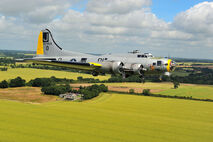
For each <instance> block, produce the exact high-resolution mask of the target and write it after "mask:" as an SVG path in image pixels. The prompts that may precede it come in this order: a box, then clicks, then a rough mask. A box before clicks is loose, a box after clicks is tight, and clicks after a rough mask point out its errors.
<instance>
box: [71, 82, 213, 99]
mask: <svg viewBox="0 0 213 142" xmlns="http://www.w3.org/2000/svg"><path fill="white" fill-rule="evenodd" d="M104 84H105V85H107V86H108V88H109V90H110V91H120V92H129V90H130V89H134V91H135V92H136V93H142V91H143V89H150V90H151V92H152V93H154V94H161V95H169V96H187V97H191V96H192V97H193V98H198V99H213V93H212V92H213V86H212V85H193V84H180V86H179V88H178V89H174V86H173V83H150V82H147V83H145V84H143V83H104ZM84 85H88V84H71V86H73V87H78V86H84Z"/></svg>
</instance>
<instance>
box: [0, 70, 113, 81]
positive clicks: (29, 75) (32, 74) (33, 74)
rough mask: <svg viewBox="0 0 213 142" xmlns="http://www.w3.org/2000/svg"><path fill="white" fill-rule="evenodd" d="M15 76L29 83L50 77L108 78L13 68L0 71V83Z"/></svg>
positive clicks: (104, 78)
mask: <svg viewBox="0 0 213 142" xmlns="http://www.w3.org/2000/svg"><path fill="white" fill-rule="evenodd" d="M17 76H20V77H22V78H23V79H25V80H26V81H29V80H31V79H34V78H37V77H51V76H55V77H57V78H67V79H77V77H79V76H82V77H84V78H95V79H100V80H107V79H108V78H109V77H110V76H109V75H106V76H98V77H93V76H92V75H90V74H83V73H73V72H66V71H54V70H42V69H30V68H15V69H8V71H0V81H2V80H9V79H13V78H16V77H17Z"/></svg>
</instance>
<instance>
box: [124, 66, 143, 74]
mask: <svg viewBox="0 0 213 142" xmlns="http://www.w3.org/2000/svg"><path fill="white" fill-rule="evenodd" d="M144 70H145V69H144V68H143V65H142V64H125V71H126V72H132V73H134V74H138V75H143V74H144Z"/></svg>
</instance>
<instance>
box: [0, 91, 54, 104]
mask: <svg viewBox="0 0 213 142" xmlns="http://www.w3.org/2000/svg"><path fill="white" fill-rule="evenodd" d="M0 99H7V100H16V101H21V102H31V103H44V102H51V101H56V100H57V99H58V97H57V96H52V95H42V92H41V88H38V87H19V88H9V89H0Z"/></svg>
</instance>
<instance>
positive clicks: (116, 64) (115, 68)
mask: <svg viewBox="0 0 213 142" xmlns="http://www.w3.org/2000/svg"><path fill="white" fill-rule="evenodd" d="M101 64H102V67H101V70H103V71H105V72H111V73H115V74H122V73H123V72H124V68H123V66H124V64H123V63H122V62H120V61H109V62H102V63H101Z"/></svg>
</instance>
